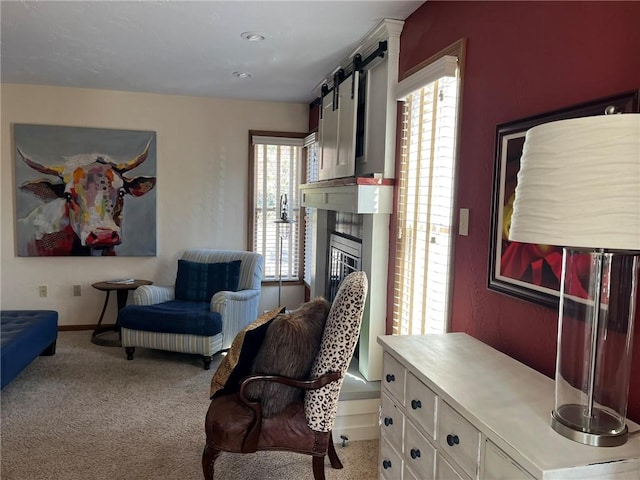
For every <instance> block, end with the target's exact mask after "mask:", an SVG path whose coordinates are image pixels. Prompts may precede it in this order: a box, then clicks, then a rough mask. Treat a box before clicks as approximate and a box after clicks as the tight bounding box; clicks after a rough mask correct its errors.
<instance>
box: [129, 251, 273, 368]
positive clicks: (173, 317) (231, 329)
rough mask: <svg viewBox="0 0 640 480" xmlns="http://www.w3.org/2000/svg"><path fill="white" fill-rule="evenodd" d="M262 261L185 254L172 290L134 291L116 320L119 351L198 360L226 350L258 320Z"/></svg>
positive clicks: (234, 254)
mask: <svg viewBox="0 0 640 480" xmlns="http://www.w3.org/2000/svg"><path fill="white" fill-rule="evenodd" d="M263 265H264V259H263V257H262V255H260V254H258V253H254V252H245V251H236V250H212V249H189V250H186V251H185V253H184V254H183V255H182V258H181V259H180V260H178V273H177V277H176V283H175V285H173V286H166V287H163V286H157V285H144V286H141V287H138V288H137V289H136V290H135V292H134V294H133V298H132V303H131V305H127V306H126V307H124V308H123V309H122V310H121V311H120V313H119V316H118V323H119V324H120V327H121V330H120V331H121V337H122V346H123V347H125V351H126V354H127V359H128V360H132V359H133V354H134V352H135V347H143V348H155V349H159V350H168V351H173V352H183V353H194V354H199V355H202V358H203V361H204V368H205V370H208V369H209V366H210V364H211V358H212V356H213V354H215V353H216V352H219V351H220V350H225V349H228V348H229V347H230V346H231V342H232V341H233V339H234V338H235V336H236V334H237V333H238V332H239V331H241V330H242V329H243V328H244V327H246V326H247V325H248V324H250V323H251V322H253V321H254V320H255V319H256V318H257V317H258V303H259V301H260V290H261V282H262V270H263Z"/></svg>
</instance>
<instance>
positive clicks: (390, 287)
mask: <svg viewBox="0 0 640 480" xmlns="http://www.w3.org/2000/svg"><path fill="white" fill-rule="evenodd" d="M466 50H467V39H466V37H462V38H459V39H458V40H456V41H455V42H453V43H452V44H451V45H449V46H447V47H445V48H443V49H442V50H440V51H439V52H437V53H435V54H434V55H432V56H430V57H428V58H427V59H425V60H423V61H422V62H420V63H418V64H416V65H414V66H413V67H411V68H409V69H408V70H407V71H405V72H403V74H402V75H401V76H400V77H399V78H398V80H399V81H400V82H401V81H403V80H405V79H407V78H409V77H410V76H411V75H413V74H415V73H416V72H419V71H420V70H423V69H424V68H426V67H428V66H429V65H431V64H433V63H435V62H437V61H438V60H440V59H441V58H442V57H444V56H447V55H451V56H454V57H457V59H458V76H459V78H458V118H457V122H456V131H457V133H458V135H457V136H456V144H455V147H454V158H455V168H456V174H455V176H454V179H453V192H454V193H453V205H452V208H453V219H452V227H451V228H452V229H453V230H454V232H457V231H458V224H459V210H458V209H459V205H458V194H459V189H458V183H459V177H460V171H459V168H458V166H459V162H460V145H461V140H460V138H461V136H462V117H463V116H464V91H465V90H464V88H465V78H466V73H465V70H466V56H467V55H466ZM402 109H403V105H402V104H401V103H399V104H398V115H399V116H401V115H402ZM401 136H402V123H401V122H398V125H397V127H396V162H395V163H396V164H395V169H396V172H399V171H400V161H401V154H400V153H401V143H402V142H401ZM397 195H398V184H397V183H396V186H395V187H394V209H393V213H392V214H391V219H390V222H391V229H390V230H391V231H390V232H389V269H388V273H387V325H386V334H387V335H391V334H392V333H393V314H394V311H393V308H394V306H393V303H394V286H395V282H394V275H395V269H396V262H395V255H396V248H397V242H396V237H397V235H398V227H397V225H398V211H397V207H396V205H397V203H396V202H397ZM454 236H455V233H454ZM455 246H456V241H455V239H454V241H453V242H452V245H451V251H450V255H451V259H452V260H451V265H450V276H451V279H452V285H451V288H449V295H448V302H449V305H450V306H453V291H454V287H455V282H453V276H454V274H455V258H456V255H455V253H456V251H455V250H456V248H455ZM452 318H453V308H450V309H449V312H448V318H447V322H446V331H447V332H450V331H451V322H452Z"/></svg>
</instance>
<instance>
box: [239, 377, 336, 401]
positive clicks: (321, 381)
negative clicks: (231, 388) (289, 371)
mask: <svg viewBox="0 0 640 480" xmlns="http://www.w3.org/2000/svg"><path fill="white" fill-rule="evenodd" d="M341 377H342V374H341V373H340V372H330V373H326V374H324V375H322V376H321V377H317V378H312V379H310V380H297V379H295V378H291V377H284V376H282V375H249V376H246V377H244V378H243V379H242V381H241V382H240V399H241V400H242V401H243V402H244V403H245V404H246V405H247V406H249V407H250V406H251V404H255V403H257V404H259V403H260V402H259V401H258V402H253V401H251V400H249V399H248V398H247V397H246V395H245V393H244V392H245V389H246V388H247V385H249V384H250V383H251V382H260V381H262V382H277V383H283V384H284V385H289V386H290V387H296V388H302V389H303V390H317V389H318V388H322V387H324V386H325V385H327V384H329V383H331V382H335V381H336V380H338V379H339V378H341Z"/></svg>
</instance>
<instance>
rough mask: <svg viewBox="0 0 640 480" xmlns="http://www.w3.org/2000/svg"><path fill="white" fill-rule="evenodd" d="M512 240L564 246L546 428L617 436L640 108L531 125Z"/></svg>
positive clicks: (626, 373) (635, 252)
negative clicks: (552, 396) (551, 402)
mask: <svg viewBox="0 0 640 480" xmlns="http://www.w3.org/2000/svg"><path fill="white" fill-rule="evenodd" d="M509 240H512V241H517V242H525V243H534V244H543V245H556V246H561V247H563V263H562V277H561V279H560V301H559V315H558V345H557V356H556V370H555V405H554V409H553V411H552V413H551V426H552V428H553V429H554V430H555V431H556V432H558V433H559V434H561V435H563V436H565V437H567V438H570V439H572V440H574V441H576V442H580V443H584V444H587V445H593V446H599V447H604V446H615V445H622V444H624V443H625V442H626V441H627V438H628V429H627V426H626V414H627V401H628V396H629V382H630V374H631V351H632V347H633V322H634V315H635V302H636V298H637V297H636V288H637V284H638V271H639V265H640V114H612V115H599V116H593V117H584V118H576V119H569V120H559V121H555V122H550V123H545V124H542V125H539V126H537V127H533V128H531V129H530V130H528V131H527V134H526V139H525V144H524V148H523V153H522V158H521V160H520V170H519V173H518V184H517V187H516V194H515V203H514V208H513V215H512V218H511V229H510V232H509ZM639 353H640V352H639Z"/></svg>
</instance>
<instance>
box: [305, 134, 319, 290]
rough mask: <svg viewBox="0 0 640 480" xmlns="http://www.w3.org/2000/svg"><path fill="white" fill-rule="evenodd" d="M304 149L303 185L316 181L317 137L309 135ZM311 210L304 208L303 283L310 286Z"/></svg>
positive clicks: (311, 249) (312, 234) (311, 262)
mask: <svg viewBox="0 0 640 480" xmlns="http://www.w3.org/2000/svg"><path fill="white" fill-rule="evenodd" d="M304 146H305V148H306V152H307V155H306V157H307V158H306V161H307V169H306V179H305V183H309V182H317V181H318V153H319V145H318V140H317V135H316V134H315V133H312V134H310V135H309V136H307V137H306V138H305V139H304ZM312 215H313V209H312V208H310V207H306V208H305V209H304V274H303V275H304V281H305V282H306V284H307V285H311V276H312V274H313V238H314V237H315V232H314V224H313V219H312Z"/></svg>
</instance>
